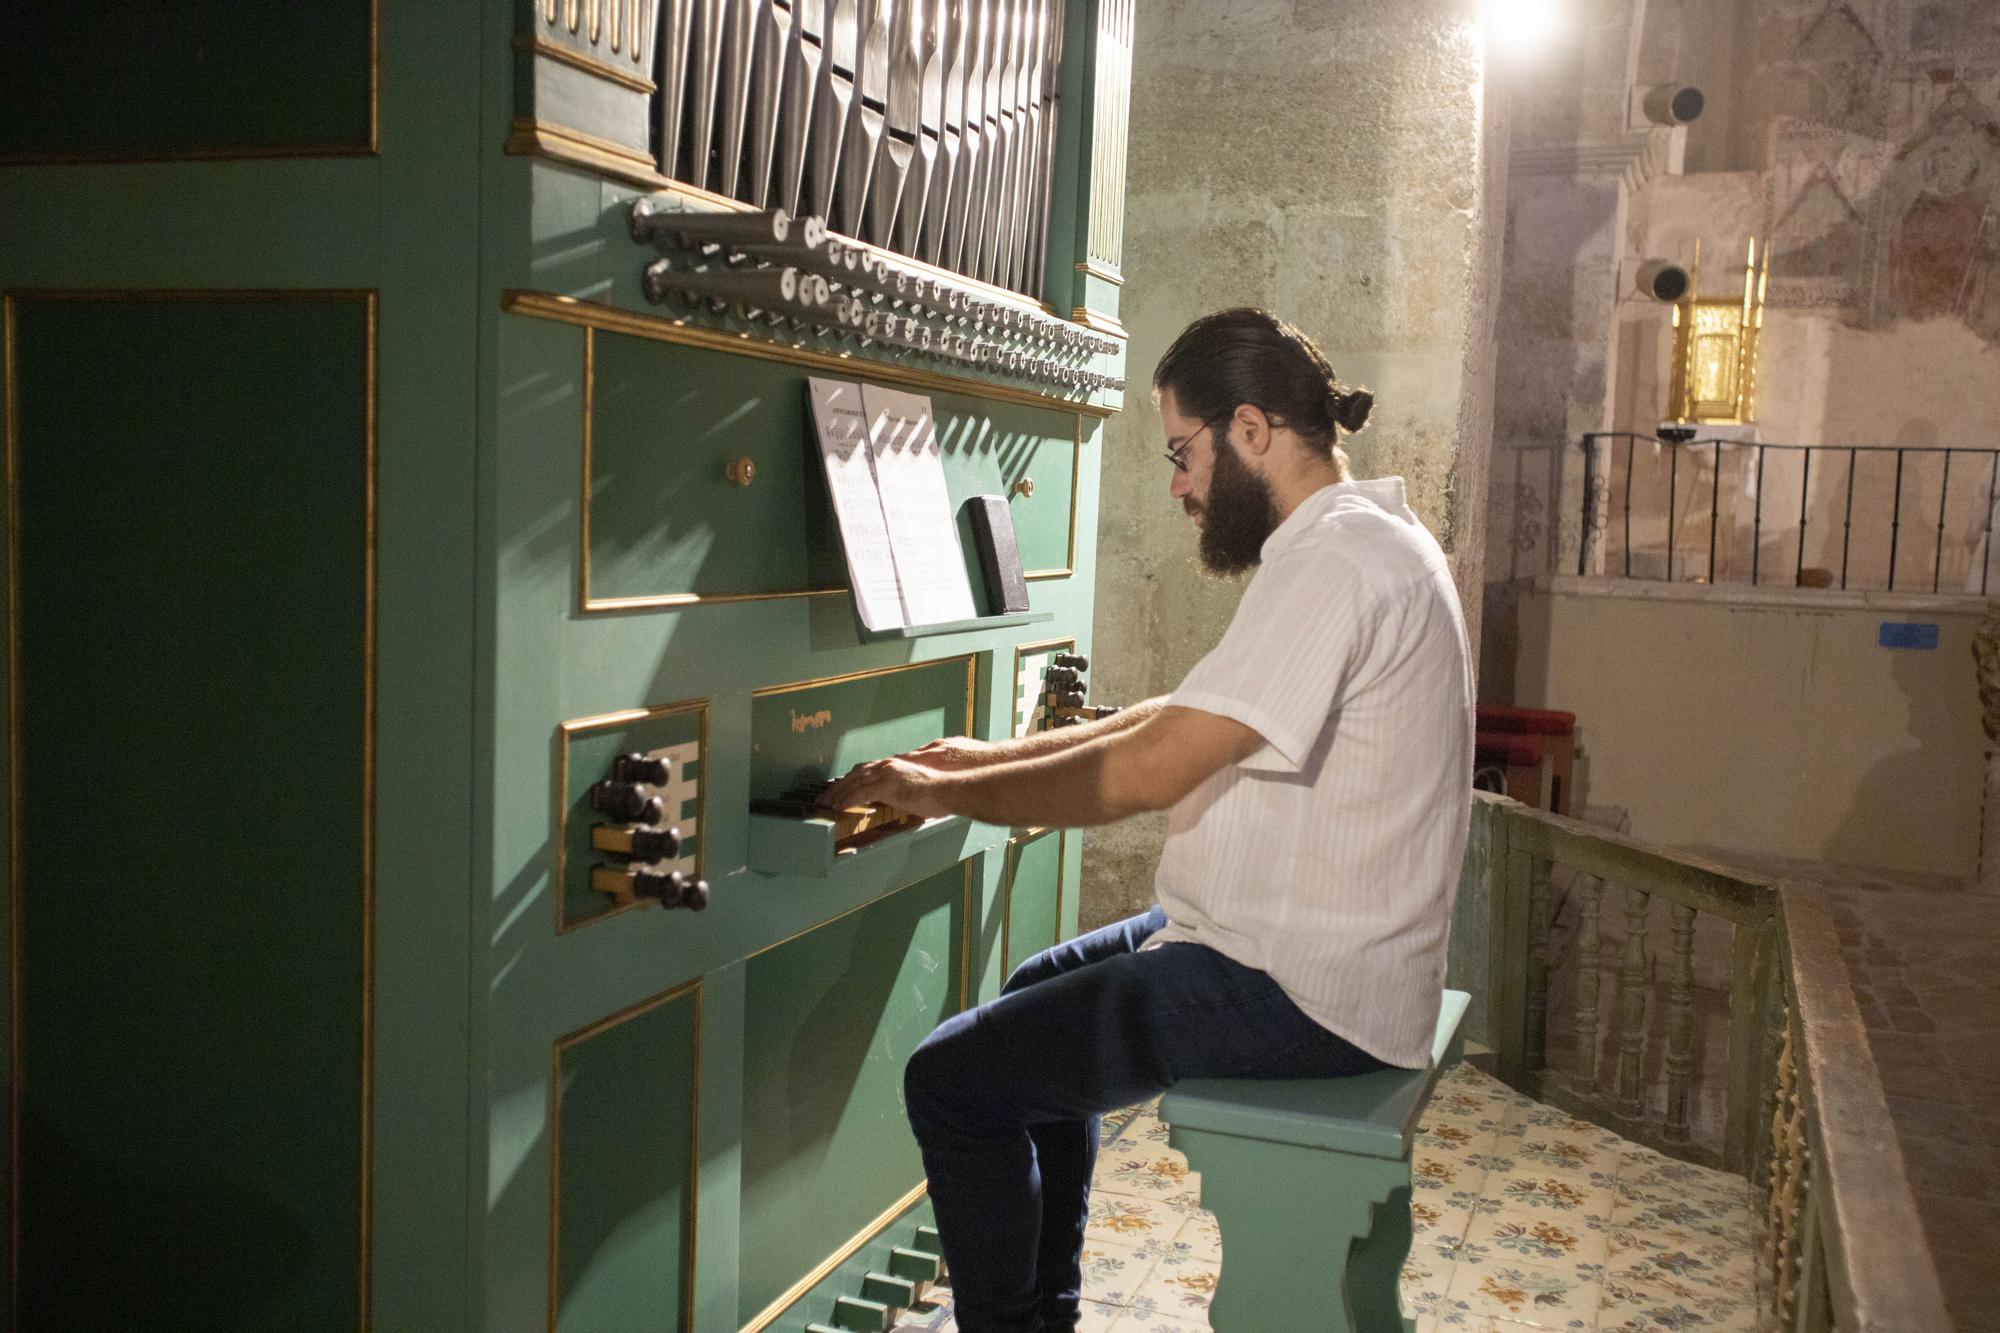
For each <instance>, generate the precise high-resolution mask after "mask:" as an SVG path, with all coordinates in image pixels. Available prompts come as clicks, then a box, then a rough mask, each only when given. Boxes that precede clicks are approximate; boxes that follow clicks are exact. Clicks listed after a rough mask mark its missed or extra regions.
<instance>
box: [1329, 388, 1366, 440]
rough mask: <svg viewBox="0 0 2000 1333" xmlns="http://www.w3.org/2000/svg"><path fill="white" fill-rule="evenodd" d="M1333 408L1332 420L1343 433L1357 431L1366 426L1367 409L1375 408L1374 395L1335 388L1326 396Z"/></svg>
mask: <svg viewBox="0 0 2000 1333" xmlns="http://www.w3.org/2000/svg"><path fill="white" fill-rule="evenodd" d="M1328 402H1329V404H1330V405H1331V406H1332V408H1333V419H1334V421H1335V422H1337V423H1339V425H1340V428H1341V429H1342V430H1345V431H1350V432H1352V431H1357V430H1360V429H1361V428H1362V427H1363V426H1365V425H1367V424H1368V409H1370V408H1372V407H1374V406H1375V395H1374V394H1372V393H1370V392H1368V390H1366V389H1341V388H1336V389H1334V390H1333V392H1332V393H1331V394H1330V395H1328Z"/></svg>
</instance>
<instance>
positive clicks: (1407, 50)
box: [1081, 0, 1504, 928]
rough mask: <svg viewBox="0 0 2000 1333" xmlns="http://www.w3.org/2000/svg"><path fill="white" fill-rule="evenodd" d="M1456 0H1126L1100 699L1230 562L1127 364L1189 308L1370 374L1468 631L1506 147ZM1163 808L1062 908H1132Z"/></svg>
mask: <svg viewBox="0 0 2000 1333" xmlns="http://www.w3.org/2000/svg"><path fill="white" fill-rule="evenodd" d="M1479 10H1480V6H1479V4H1478V3H1477V2H1476V0H1419V2H1417V3H1403V4H1397V5H1378V4H1367V3H1361V2H1360V0H1250V2H1249V3H1242V4H1233V5H1229V6H1217V5H1213V4H1201V3H1195V2H1194V0H1167V2H1166V3H1159V4H1150V3H1149V4H1145V5H1141V6H1139V9H1138V15H1137V25H1138V26H1137V32H1136V35H1135V40H1134V67H1133V90H1132V117H1131V126H1132V128H1131V141H1130V166H1129V177H1128V185H1127V202H1126V214H1125V216H1126V226H1125V242H1124V247H1125V248H1124V270H1123V271H1124V277H1125V286H1124V291H1123V300H1122V302H1121V317H1122V318H1123V320H1124V322H1125V324H1126V327H1127V328H1128V329H1129V330H1130V332H1131V338H1132V341H1131V356H1130V367H1131V370H1130V374H1131V376H1132V380H1133V383H1134V390H1133V392H1132V393H1131V394H1130V395H1129V396H1128V399H1127V404H1126V409H1125V411H1124V412H1123V413H1122V414H1120V415H1119V416H1118V417H1116V418H1114V419H1113V420H1112V422H1111V423H1110V425H1109V428H1108V429H1107V431H1106V437H1105V444H1104V448H1105V451H1106V452H1105V467H1104V482H1103V493H1102V503H1101V506H1100V510H1099V528H1098V537H1099V547H1098V580H1099V583H1098V600H1097V607H1098V611H1097V620H1096V624H1095V631H1094V657H1093V661H1092V667H1091V679H1092V691H1093V695H1094V697H1099V698H1103V699H1107V700H1136V699H1142V698H1147V697H1150V696H1153V695H1158V694H1164V693H1167V692H1169V691H1171V690H1172V689H1173V688H1174V686H1175V685H1177V684H1178V683H1179V681H1180V679H1181V677H1182V676H1183V675H1185V674H1186V672H1187V670H1188V669H1189V668H1190V667H1192V666H1193V665H1194V663H1195V662H1196V661H1198V660H1199V659H1200V657H1201V656H1202V654H1204V653H1205V652H1207V651H1208V649H1209V648H1210V647H1211V646H1213V644H1214V643H1215V641H1216V640H1217V639H1218V638H1219V637H1220V636H1221V633H1222V630H1223V628H1224V626H1226V625H1227V623H1228V621H1229V618H1230V616H1231V615H1232V614H1233V613H1234V611H1235V607H1236V603H1237V600H1238V599H1239V597H1240V596H1241V593H1242V584H1240V583H1234V582H1224V581H1218V580H1215V579H1212V578H1209V577H1207V576H1205V575H1204V574H1202V573H1201V572H1200V571H1199V570H1198V568H1197V567H1196V564H1195V554H1194V551H1195V533H1194V529H1193V527H1192V525H1190V524H1189V523H1188V521H1187V519H1186V518H1185V516H1184V515H1183V514H1182V513H1181V511H1180V508H1179V506H1178V505H1177V504H1175V503H1174V502H1173V501H1172V500H1171V499H1170V497H1169V496H1168V494H1167V487H1168V482H1169V479H1168V466H1167V464H1166V463H1165V461H1164V460H1162V459H1161V458H1160V457H1159V447H1160V440H1161V431H1160V425H1159V417H1158V413H1157V411H1156V410H1155V409H1154V408H1153V406H1152V404H1151V401H1150V398H1149V395H1148V394H1147V393H1146V391H1145V386H1146V384H1147V382H1148V380H1149V378H1150V376H1151V372H1152V367H1153V366H1154V364H1155V363H1156V362H1157V361H1158V359H1159V357H1160V354H1161V353H1162V352H1164V351H1165V350H1166V347H1167V345H1168V343H1170V342H1171V341H1172V340H1173V338H1174V336H1175V335H1176V334H1178V333H1179V332H1180V330H1181V329H1182V328H1183V327H1184V326H1185V325H1186V324H1187V323H1188V321H1189V320H1191V319H1193V318H1195V317H1196V316H1198V315H1201V314H1204V313H1206V312H1208V311H1211V310H1215V309H1218V308H1222V307H1225V306H1233V305H1257V306H1263V307H1265V308H1268V309H1270V310H1273V311H1275V312H1277V313H1279V314H1280V315H1282V316H1284V317H1285V318H1287V319H1289V320H1291V321H1292V322H1293V323H1296V324H1298V325H1299V326H1300V327H1301V328H1303V329H1304V330H1305V331H1306V332H1307V333H1309V334H1311V335H1312V336H1313V337H1314V338H1315V339H1317V340H1318V341H1319V343H1320V345H1321V347H1322V348H1324V349H1325V351H1326V353H1327V356H1328V359H1329V360H1330V361H1331V362H1332V363H1333V366H1334V369H1335V370H1336V371H1337V372H1338V373H1339V374H1340V376H1341V378H1342V379H1343V380H1346V381H1348V382H1351V383H1358V384H1365V385H1367V386H1369V387H1370V388H1372V389H1373V390H1374V392H1375V396H1376V402H1375V411H1374V416H1373V420H1372V421H1371V423H1370V425H1369V427H1368V428H1367V430H1365V431H1363V432H1362V433H1361V434H1360V435H1359V436H1357V437H1355V438H1353V439H1351V440H1350V441H1348V442H1347V443H1346V447H1347V450H1348V452H1349V455H1350V457H1351V458H1352V460H1353V462H1354V465H1355V471H1356V474H1357V475H1359V476H1380V475H1384V474H1389V473H1398V474H1401V475H1402V476H1403V477H1404V478H1405V479H1406V480H1407V482H1408V484H1409V492H1410V499H1411V503H1412V505H1413V506H1414V507H1415V509H1416V510H1417V512H1418V513H1419V514H1420V515H1422V516H1423V518H1424V520H1425V522H1426V523H1428V524H1429V525H1430V527H1431V529H1432V530H1433V531H1434V532H1436V533H1437V534H1438V535H1439V538H1440V540H1441V541H1442V542H1443V543H1444V545H1445V548H1446V550H1447V551H1448V552H1450V553H1451V555H1452V558H1453V560H1454V568H1455V572H1456V574H1457V576H1458V580H1459V587H1460V596H1461V599H1462V600H1463V601H1464V603H1465V606H1466V610H1467V612H1468V620H1469V622H1470V628H1471V631H1472V633H1473V634H1474V636H1475V641H1476V636H1477V634H1478V629H1477V615H1478V607H1479V596H1478V590H1479V587H1480V572H1479V571H1480V563H1481V557H1482V555H1483V552H1484V540H1483V535H1482V529H1483V523H1484V516H1485V509H1486V498H1485V479H1486V457H1487V449H1488V444H1489V438H1490V404H1491V399H1492V384H1493V361H1492V337H1491V333H1492V312H1493V309H1494V304H1495V284H1496V278H1497V260H1498V253H1499V240H1498V234H1497V230H1498V225H1499V217H1498V212H1497V210H1491V209H1486V208H1484V207H1482V202H1483V200H1485V199H1488V198H1492V199H1498V198H1499V197H1500V194H1501V189H1502V185H1501V178H1500V175H1499V173H1500V172H1501V171H1502V170H1503V168H1504V160H1503V158H1502V157H1501V156H1500V155H1499V154H1496V153H1493V152H1490V151H1487V147H1486V145H1487V143H1488V141H1489V138H1490V136H1491V135H1493V134H1494V133H1495V127H1494V125H1493V124H1491V123H1490V122H1489V119H1488V116H1489V107H1488V102H1489V99H1488V97H1487V88H1486V85H1485V84H1484V82H1483V80H1482V71H1483V62H1482V52H1481V42H1480V33H1479V26H1478V19H1479ZM1164 827H1165V824H1164V819H1163V818H1157V817H1156V818H1152V819H1141V820H1134V821H1129V822H1127V823H1125V824H1121V825H1114V826H1111V827H1109V828H1105V829H1100V830H1093V831H1092V833H1091V835H1090V837H1089V838H1088V839H1087V840H1086V842H1085V844H1084V845H1085V853H1084V872H1083V889H1082V895H1083V896H1082V900H1081V901H1082V922H1083V925H1084V926H1085V927H1086V928H1087V927H1089V926H1090V925H1092V924H1094V923H1098V922H1102V921H1106V920H1111V919H1115V918H1117V917H1119V916H1121V915H1125V914H1128V913H1130V912H1134V911H1138V910H1141V909H1143V908H1144V907H1145V906H1146V905H1148V904H1149V903H1150V902H1151V900H1152V878H1153V870H1154V867H1155V865H1156V864H1157V861H1158V857H1159V844H1160V839H1161V836H1162V833H1163V831H1164Z"/></svg>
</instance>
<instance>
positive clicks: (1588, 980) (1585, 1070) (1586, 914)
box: [1576, 875, 1604, 1092]
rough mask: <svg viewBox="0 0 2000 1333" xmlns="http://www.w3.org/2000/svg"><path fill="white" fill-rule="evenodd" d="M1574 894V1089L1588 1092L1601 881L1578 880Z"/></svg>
mask: <svg viewBox="0 0 2000 1333" xmlns="http://www.w3.org/2000/svg"><path fill="white" fill-rule="evenodd" d="M1576 892H1577V910H1576V919H1577V924H1576V1085H1577V1087H1578V1088H1579V1089H1580V1090H1582V1091H1584V1092H1590V1091H1593V1090H1594V1089H1595V1088H1596V1087H1597V972H1598V967H1599V965H1600V960H1599V958H1598V951H1599V948H1600V943H1599V939H1598V931H1597V912H1598V906H1599V903H1600V900H1601V899H1602V897H1603V893H1604V881H1603V880H1601V879H1599V878H1598V877H1597V876H1595V875H1583V876H1580V877H1579V878H1578V879H1577V883H1576Z"/></svg>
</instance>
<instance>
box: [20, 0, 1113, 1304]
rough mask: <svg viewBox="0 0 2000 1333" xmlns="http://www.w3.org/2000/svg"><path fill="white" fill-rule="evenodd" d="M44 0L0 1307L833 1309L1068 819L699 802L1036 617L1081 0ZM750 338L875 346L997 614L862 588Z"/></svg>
mask: <svg viewBox="0 0 2000 1333" xmlns="http://www.w3.org/2000/svg"><path fill="white" fill-rule="evenodd" d="M44 8H45V7H41V6H37V7H36V9H37V10H38V11H40V10H42V9H44ZM46 9H47V12H45V13H41V12H38V14H37V16H36V17H35V19H34V21H33V22H32V23H26V24H22V25H16V31H15V33H14V34H13V36H12V38H11V39H10V40H9V41H8V42H7V43H5V44H4V45H0V240H4V244H0V297H4V344H5V346H4V373H5V407H6V421H5V425H6V479H7V504H6V512H5V524H6V531H7V545H6V555H7V571H8V577H7V606H8V656H7V679H8V708H7V734H8V741H9V749H8V757H9V762H8V767H7V771H6V780H7V790H8V797H9V803H8V811H9V817H8V821H7V826H6V827H7V839H8V849H9V872H10V873H9V893H10V910H9V912H8V913H7V914H6V931H7V958H8V962H9V978H10V984H9V986H8V988H7V990H6V1013H7V1020H8V1031H9V1037H10V1046H9V1052H10V1054H9V1061H8V1070H9V1076H8V1097H7V1102H6V1106H7V1117H8V1135H9V1157H10V1189H9V1191H8V1193H7V1195H6V1198H5V1204H6V1211H7V1222H8V1226H7V1235H8V1245H9V1252H8V1262H7V1263H6V1265H5V1268H4V1272H5V1281H6V1287H7V1295H6V1300H7V1304H8V1307H9V1309H10V1311H11V1320H12V1325H11V1326H13V1327H17V1328H21V1329H24V1330H25V1329H32V1330H43V1329H72V1328H74V1329H84V1328H90V1329H98V1328H131V1329H141V1328H195V1327H199V1328H208V1329H225V1328H244V1329H252V1328H254V1329H273V1328H284V1329H309V1328H310V1329H319V1328H327V1329H339V1328H379V1329H384V1330H420V1331H428V1330H444V1329H458V1328H467V1329H471V1328H481V1329H495V1330H525V1329H542V1328H548V1329H563V1330H600V1329H604V1330H613V1329H615V1330H623V1329H662V1330H667V1329H671V1330H700V1331H701V1333H736V1331H739V1330H741V1331H743V1333H756V1331H757V1330H763V1329H772V1330H784V1331H785V1333H802V1331H803V1330H805V1329H807V1328H808V1327H821V1328H848V1329H857V1328H880V1327H882V1326H883V1322H882V1321H883V1318H884V1313H885V1311H893V1310H894V1309H895V1308H897V1307H898V1306H902V1305H907V1304H908V1303H909V1301H910V1300H911V1299H912V1297H913V1296H914V1295H915V1294H916V1293H917V1292H918V1291H920V1289H921V1286H922V1284H923V1282H924V1281H925V1280H926V1279H928V1278H929V1277H931V1276H932V1275H933V1274H934V1272H935V1260H934V1258H932V1257H931V1256H932V1255H934V1253H935V1245H934V1243H933V1242H934V1237H932V1236H931V1235H929V1234H928V1233H927V1231H926V1229H925V1228H926V1223H927V1222H928V1212H927V1206H926V1203H925V1200H924V1197H923V1188H922V1187H923V1181H922V1169H921V1166H920V1164H919V1162H918V1159H917V1154H916V1150H915V1146H914V1143H913V1142H912V1140H911V1139H910V1136H909V1133H908V1129H907V1127H906V1125H905V1123H904V1120H903V1114H902V1107H901V1075H902V1066H903V1062H904V1060H905V1058H906V1057H907V1056H908V1054H909V1052H910V1051H911V1050H912V1049H913V1048H914V1046H915V1045H916V1044H917V1042H919V1041H920V1040H921V1039H922V1038H923V1037H924V1036H925V1035H926V1034H927V1033H928V1032H929V1031H930V1030H931V1028H932V1027H933V1026H934V1025H935V1024H936V1023H937V1022H938V1021H939V1020H940V1019H942V1018H944V1017H945V1016H947V1015H949V1014H951V1013H954V1012H956V1011H957V1010H958V1009H960V1008H961V1007H962V1006H965V1005H968V1004H972V1003H976V1002H977V1001H979V1000H980V999H982V998H988V997H991V996H992V995H994V994H996V993H997V991H998V989H999V986H1000V984H1001V982H1002V980H1003V979H1004V977H1005V975H1006V974H1007V972H1008V971H1009V970H1010V969H1011V968H1012V967H1013V966H1015V965H1016V964H1018V963H1019V962H1020V961H1022V960H1023V959H1024V958H1026V957H1028V956H1029V955H1030V954H1032V953H1033V952H1034V951H1036V950H1037V949H1039V948H1042V947H1045V946H1046V945H1048V944H1050V943H1052V942H1054V941H1056V940H1058V939H1060V938H1062V937H1064V936H1065V935H1067V934H1069V933H1073V931H1074V930H1075V924H1076V911H1077V890H1076V886H1077V880H1078V868H1079V858H1080V855H1081V849H1080V846H1079V842H1078V839H1077V837H1076V836H1075V835H1074V834H1064V833H1062V832H1059V831H1047V830H1034V829H1003V828H992V827H987V826H982V825H975V824H970V823H967V822H966V821H963V820H947V821H931V822H929V823H926V824H924V825H922V826H921V827H916V828H906V829H898V830H894V831H890V832H887V833H883V834H880V835H879V836H876V837H873V838H872V839H871V838H866V837H864V838H859V839H856V840H855V841H856V843H858V844H859V845H852V846H843V845H839V844H837V842H836V840H835V837H834V830H833V827H832V825H831V824H829V823H828V822H827V821H824V820H801V819H798V818H792V817H787V816H784V815H781V814H768V813H765V814H759V813H753V811H752V804H753V802H768V801H771V800H774V799H779V798H782V797H784V795H785V794H786V793H787V792H795V791H796V790H797V789H799V788H800V787H801V786H802V784H808V783H810V782H812V781H813V780H816V779H824V778H827V777H830V776H836V775H838V774H839V773H840V772H842V771H844V770H845V768H846V767H848V766H849V765H851V764H853V763H856V762H859V761H862V760H865V759H870V758H875V757H878V756H881V755H884V754H888V753H891V752H894V751H897V750H901V749H905V748H909V747H912V746H915V745H918V744H921V743H923V742H925V741H928V740H931V739H933V738H936V737H939V736H946V735H955V734H973V735H980V736H987V737H998V736H1004V735H1008V734H1013V733H1015V732H1016V731H1018V730H1019V729H1021V728H1024V727H1031V726H1039V725H1044V724H1045V723H1046V721H1047V718H1048V714H1049V712H1050V707H1049V703H1050V696H1049V695H1048V694H1047V693H1046V692H1045V681H1044V676H1043V673H1044V671H1045V670H1047V669H1048V667H1049V666H1050V664H1051V661H1052V659H1053V658H1054V656H1055V655H1057V654H1060V653H1080V652H1087V650H1088V647H1089V644H1088V639H1089V631H1090V623H1091V613H1092V583H1093V577H1094V569H1095V551H1094V536H1095V531H1096V508H1097V497H1098V479H1099V475H1100V468H1101V465H1102V459H1101V454H1100V448H1101V441H1102V437H1103V422H1104V419H1105V418H1106V417H1107V416H1108V415H1109V414H1111V413H1112V412H1115V411H1117V410H1118V409H1119V407H1120V406H1121V403H1122V392H1123V388H1124V382H1123V379H1122V378H1121V377H1122V376H1123V374H1124V353H1123V336H1124V335H1123V331H1122V329H1121V328H1120V326H1119V324H1118V321H1117V299H1118V287H1119V282H1120V279H1119V274H1118V265H1119V236H1120V231H1121V226H1122V216H1121V214H1122V203H1121V200H1122V195H1123V162H1124V151H1125V149H1124V144H1125V119H1124V118H1125V107H1126V101H1127V97H1126V85H1127V81H1128V74H1129V69H1130V43H1131V27H1132V17H1133V4H1132V0H516V3H514V4H498V3H488V4H486V5H483V6H441V5H429V4H409V3H376V0H329V3H326V4H322V5H313V6H293V5H276V4H273V5H257V6H247V7H246V6H220V5H202V6H194V7H173V8H171V9H166V10H160V11H159V12H158V13H157V14H156V13H154V12H153V11H151V10H138V9H125V8H120V9H117V10H115V11H114V10H112V9H109V8H107V9H104V10H103V11H102V12H100V11H98V10H96V9H93V8H92V7H88V6H68V7H46ZM814 375H830V376H838V377H844V378H849V379H854V380H864V381H873V382H877V383H882V384H886V385H890V386H893V387H896V388H900V389H905V390H913V391H916V392H920V393H923V394H926V395H928V396H929V398H930V400H931V402H932V405H933V408H934V412H935V419H936V422H937V428H938V432H939V438H940V443H941V448H942V454H943V460H944V468H945V474H946V480H947V483H948V487H949V490H950V493H951V498H952V500H953V502H954V505H956V504H958V503H960V502H962V501H964V500H965V499H966V498H968V497H970V496H973V495H979V494H997V495H1002V496H1005V497H1007V498H1008V503H1009V507H1010V509H1011V515H1012V519H1013V523H1014V526H1015V529H1016V533H1017V537H1018V543H1019V548H1020V552H1021V557H1022V562H1023V565H1024V567H1025V570H1026V576H1027V580H1028V586H1029V588H1030V590H1031V610H1030V611H1029V612H1027V613H1016V614H985V615H982V616H980V617H979V618H977V619H975V620H972V621H969V622H963V623H958V624H954V625H950V626H945V627H939V628H933V629H929V630H913V631H900V632H899V631H886V632H880V633H873V632H868V631H865V630H863V629H862V628H861V626H860V623H859V621H858V619H857V617H856V614H855V611H854V608H853V603H852V598H851V596H850V594H849V592H848V590H847V582H846V579H847V574H846V566H845V563H844V561H843V558H842V548H841V545H840V538H839V533H838V530H837V528H836V526H835V523H834V519H833V516H832V511H831V507H830V504H829V500H828V496H827V493H826V484H825V481H824V478H823V476H822V475H821V474H820V472H819V470H818V467H819V465H818V455H817V452H816V446H815V444H814V443H813V440H812V435H811V417H810V413H809V410H808V402H807V395H806V390H805V383H806V380H807V378H808V377H809V376H814ZM962 540H964V539H963V537H962ZM967 557H968V565H969V568H971V569H972V571H973V574H974V587H975V595H976V593H977V589H978V586H979V584H978V579H977V566H976V563H974V562H972V561H971V557H970V547H969V545H968V547H967ZM1065 670H1068V669H1065ZM1059 674H1062V672H1060V671H1059ZM1075 674H1076V673H1075V672H1074V671H1073V670H1068V675H1069V677H1070V678H1072V679H1073V677H1074V676H1075ZM1062 688H1063V689H1064V690H1065V691H1067V690H1071V689H1074V688H1076V685H1075V684H1072V683H1065V684H1064V685H1063V687H1062ZM605 784H609V785H605ZM764 808H765V809H772V808H776V807H771V806H766V807H764ZM670 829H671V830H672V832H671V833H669V830H670ZM696 908H699V910H694V909H696Z"/></svg>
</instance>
